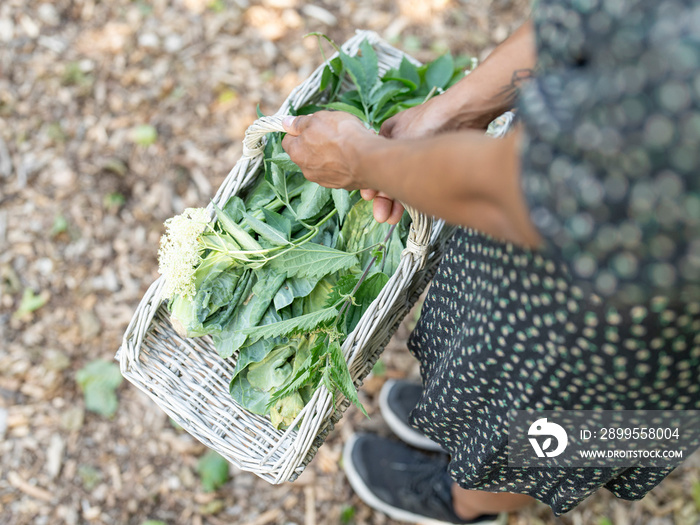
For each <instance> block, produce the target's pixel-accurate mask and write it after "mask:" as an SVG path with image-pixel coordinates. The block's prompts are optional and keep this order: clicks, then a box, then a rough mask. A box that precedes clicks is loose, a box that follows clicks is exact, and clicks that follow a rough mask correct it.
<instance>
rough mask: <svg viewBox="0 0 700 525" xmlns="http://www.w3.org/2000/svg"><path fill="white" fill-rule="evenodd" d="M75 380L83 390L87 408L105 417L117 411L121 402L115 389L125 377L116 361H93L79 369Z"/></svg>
mask: <svg viewBox="0 0 700 525" xmlns="http://www.w3.org/2000/svg"><path fill="white" fill-rule="evenodd" d="M75 380H76V382H77V383H78V385H79V386H80V388H81V389H82V391H83V395H84V398H85V408H87V409H88V410H90V411H91V412H96V413H97V414H100V415H102V416H104V417H112V416H113V415H114V414H115V413H116V411H117V408H118V405H119V403H118V401H117V395H116V392H115V391H116V389H117V387H118V386H119V385H120V384H121V382H122V380H123V378H122V375H121V372H120V371H119V367H118V366H117V365H116V364H115V363H112V362H109V361H104V360H96V361H91V362H90V363H88V364H87V365H86V366H85V367H83V368H81V369H80V370H78V372H77V373H76V374H75Z"/></svg>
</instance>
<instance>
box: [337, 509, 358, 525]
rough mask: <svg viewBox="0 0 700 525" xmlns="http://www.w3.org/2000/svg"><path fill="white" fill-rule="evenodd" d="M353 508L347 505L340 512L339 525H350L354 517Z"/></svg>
mask: <svg viewBox="0 0 700 525" xmlns="http://www.w3.org/2000/svg"><path fill="white" fill-rule="evenodd" d="M355 512H356V510H355V507H353V506H350V505H347V506H345V507H343V508H342V510H341V511H340V523H342V524H343V525H350V522H351V521H352V520H353V518H354V517H355Z"/></svg>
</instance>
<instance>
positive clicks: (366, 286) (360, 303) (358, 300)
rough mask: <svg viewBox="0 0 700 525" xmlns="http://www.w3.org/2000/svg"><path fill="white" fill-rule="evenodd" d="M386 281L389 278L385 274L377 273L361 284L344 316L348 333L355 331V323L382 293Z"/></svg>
mask: <svg viewBox="0 0 700 525" xmlns="http://www.w3.org/2000/svg"><path fill="white" fill-rule="evenodd" d="M388 281H389V277H388V276H387V275H386V274H384V273H381V272H377V273H374V274H372V275H370V276H369V277H367V278H366V279H365V280H364V281H363V282H362V284H361V285H360V287H359V288H358V289H357V292H355V296H354V297H353V302H354V304H352V305H350V307H349V308H348V312H347V314H346V323H347V330H348V333H351V332H352V331H353V330H354V329H355V327H356V326H357V323H359V322H360V319H362V316H363V315H364V314H365V312H366V311H367V309H368V308H369V307H370V305H371V304H372V301H374V300H375V299H376V298H377V296H378V295H379V292H381V291H382V288H384V286H385V285H386V283H387V282H388Z"/></svg>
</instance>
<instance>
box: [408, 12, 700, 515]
mask: <svg viewBox="0 0 700 525" xmlns="http://www.w3.org/2000/svg"><path fill="white" fill-rule="evenodd" d="M692 4H693V3H692V2H690V1H689V0H688V1H681V0H677V1H665V0H628V1H625V2H613V1H612V0H567V1H560V0H559V1H554V0H539V1H538V2H537V3H536V5H535V8H534V11H533V20H534V23H535V27H536V33H537V35H538V51H539V70H538V75H537V77H536V79H535V80H533V81H532V82H530V83H529V84H527V85H526V86H525V87H523V90H522V93H521V99H520V115H521V118H522V121H523V124H524V127H525V131H526V135H527V139H526V145H525V147H524V149H523V153H522V166H523V188H524V191H525V195H526V197H527V199H528V201H529V204H530V210H531V216H532V220H533V222H534V223H535V224H536V226H537V227H538V228H539V230H540V232H541V233H542V235H543V237H544V238H545V243H546V246H544V247H543V248H542V249H541V250H539V251H536V252H530V251H526V250H522V249H519V248H517V247H514V246H512V245H509V244H504V243H501V242H499V241H497V240H494V239H491V238H489V237H486V236H484V235H481V234H479V233H477V232H474V231H471V230H466V229H458V230H457V231H456V233H455V234H454V236H453V238H452V240H451V242H450V246H449V248H448V250H447V252H446V254H445V257H444V259H443V261H442V263H441V265H440V267H439V269H438V272H437V274H436V276H435V279H434V280H433V283H432V285H431V288H430V290H429V293H428V297H427V300H426V303H425V305H424V308H423V314H422V316H421V319H420V321H419V323H418V326H417V327H416V329H415V331H414V333H413V335H412V337H411V340H410V342H409V348H410V349H411V351H412V352H413V353H414V355H415V356H416V357H417V358H418V359H419V361H420V363H421V375H422V377H423V382H424V387H425V388H424V394H423V398H422V399H421V401H420V403H419V404H418V406H417V407H416V409H415V410H414V411H413V413H412V418H411V419H412V420H411V422H412V424H413V425H414V426H416V427H417V428H418V429H420V430H421V431H422V432H423V433H424V434H426V435H427V436H428V437H430V438H431V439H433V440H434V441H436V442H438V443H440V444H441V445H443V447H444V448H445V449H446V450H448V451H449V452H450V454H451V462H450V467H449V468H450V474H451V476H452V477H453V478H454V479H455V480H456V481H457V482H458V483H459V484H460V485H461V486H463V487H465V488H471V489H484V490H488V491H510V492H518V493H526V494H530V495H532V496H533V497H535V498H536V499H538V500H540V501H542V502H544V503H546V504H548V505H550V506H551V508H552V510H553V511H554V512H555V514H561V513H564V512H567V511H568V510H570V509H572V508H573V507H574V506H576V505H577V504H578V503H579V502H580V501H582V500H583V499H585V498H586V497H587V496H589V495H590V494H592V493H593V492H595V491H596V490H598V489H600V488H601V487H605V488H607V489H608V490H610V491H611V492H613V493H614V494H615V495H616V496H618V497H621V498H624V499H639V498H642V497H643V496H644V495H645V494H646V493H647V492H648V491H650V490H651V489H652V488H653V487H655V486H656V485H657V484H658V483H659V482H660V481H661V480H662V479H663V478H664V477H665V476H666V475H667V474H668V473H669V472H670V471H671V470H672V469H671V468H670V467H669V468H567V469H550V470H542V469H525V468H520V469H515V468H508V466H507V456H506V446H507V426H506V422H507V420H508V412H509V411H510V410H524V409H532V408H534V409H539V410H554V409H571V410H597V409H609V410H623V409H625V410H633V409H650V410H651V409H654V410H660V409H673V410H684V409H688V410H700V6H699V7H694V6H693V5H692Z"/></svg>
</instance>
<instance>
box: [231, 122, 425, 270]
mask: <svg viewBox="0 0 700 525" xmlns="http://www.w3.org/2000/svg"><path fill="white" fill-rule="evenodd" d="M285 116H286V115H271V116H268V117H260V118H259V119H258V120H256V121H255V122H253V123H252V124H251V125H250V126H249V127H248V129H246V131H245V137H244V138H243V156H244V157H248V158H254V157H257V156H259V155H262V154H263V152H264V150H265V140H264V138H265V135H267V134H268V133H273V132H284V127H283V126H282V119H283V118H284V117H285ZM401 204H402V205H403V207H404V208H405V209H406V211H407V212H408V214H409V215H410V216H411V219H412V221H411V230H410V232H409V234H408V238H407V239H406V248H405V249H404V253H410V254H412V255H413V256H414V258H417V259H419V261H420V264H419V268H423V266H425V263H426V262H427V258H428V247H429V245H430V236H431V233H432V229H433V228H432V226H433V218H432V217H430V216H428V215H425V214H424V213H421V212H419V211H418V210H416V209H415V208H413V207H412V206H408V205H406V204H403V203H401Z"/></svg>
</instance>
